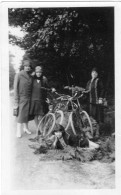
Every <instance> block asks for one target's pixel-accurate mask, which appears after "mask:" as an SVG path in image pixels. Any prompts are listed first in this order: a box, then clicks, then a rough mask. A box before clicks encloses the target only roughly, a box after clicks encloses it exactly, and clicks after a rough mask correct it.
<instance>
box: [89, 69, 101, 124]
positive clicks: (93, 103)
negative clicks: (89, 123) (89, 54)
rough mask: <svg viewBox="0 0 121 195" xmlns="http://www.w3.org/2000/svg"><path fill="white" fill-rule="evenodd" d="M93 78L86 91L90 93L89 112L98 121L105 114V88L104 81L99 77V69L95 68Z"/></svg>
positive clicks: (92, 73) (99, 121) (92, 72)
mask: <svg viewBox="0 0 121 195" xmlns="http://www.w3.org/2000/svg"><path fill="white" fill-rule="evenodd" d="M91 77H92V78H91V79H90V80H89V81H88V83H87V86H86V91H85V93H89V113H90V115H91V116H92V117H93V118H94V119H95V120H96V121H97V122H98V123H101V122H103V120H104V116H103V105H102V104H103V98H104V88H103V83H102V81H101V80H100V79H99V78H98V71H97V69H96V68H93V69H92V71H91Z"/></svg>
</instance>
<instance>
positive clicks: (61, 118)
mask: <svg viewBox="0 0 121 195" xmlns="http://www.w3.org/2000/svg"><path fill="white" fill-rule="evenodd" d="M55 119H56V123H57V124H60V125H62V124H63V121H64V113H63V111H62V110H58V111H56V112H55Z"/></svg>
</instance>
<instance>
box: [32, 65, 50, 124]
mask: <svg viewBox="0 0 121 195" xmlns="http://www.w3.org/2000/svg"><path fill="white" fill-rule="evenodd" d="M48 88H49V87H48V81H47V78H46V77H45V76H43V70H42V67H41V66H37V67H36V68H35V76H34V78H33V83H32V94H31V105H30V112H29V114H30V116H32V117H33V118H34V119H35V124H36V127H37V126H38V123H39V120H41V119H42V117H43V116H44V115H45V114H46V113H47V112H48V104H47V103H46V98H47V89H48ZM52 91H54V89H52Z"/></svg>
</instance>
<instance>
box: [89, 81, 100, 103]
mask: <svg viewBox="0 0 121 195" xmlns="http://www.w3.org/2000/svg"><path fill="white" fill-rule="evenodd" d="M86 90H87V91H89V102H90V103H93V104H98V101H99V99H100V98H104V88H103V83H102V81H101V80H100V79H99V78H95V79H94V80H93V81H92V82H91V80H89V81H88V83H87V86H86Z"/></svg>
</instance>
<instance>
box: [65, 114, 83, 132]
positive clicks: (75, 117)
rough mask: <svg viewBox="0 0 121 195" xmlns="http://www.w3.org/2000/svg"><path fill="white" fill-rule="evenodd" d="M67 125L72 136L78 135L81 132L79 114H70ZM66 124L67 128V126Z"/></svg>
mask: <svg viewBox="0 0 121 195" xmlns="http://www.w3.org/2000/svg"><path fill="white" fill-rule="evenodd" d="M69 123H70V125H71V128H72V131H73V134H74V135H77V134H80V133H81V131H82V120H81V116H80V113H79V112H71V114H70V116H69ZM69 123H68V126H69Z"/></svg>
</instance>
